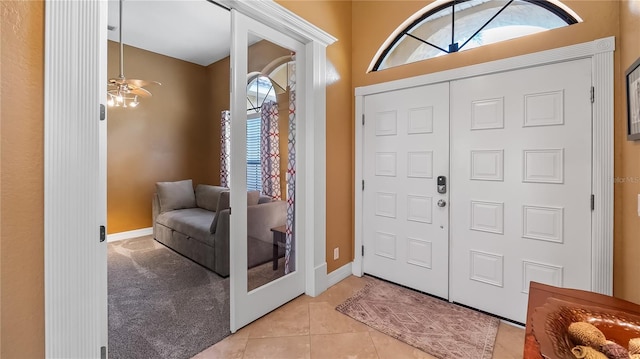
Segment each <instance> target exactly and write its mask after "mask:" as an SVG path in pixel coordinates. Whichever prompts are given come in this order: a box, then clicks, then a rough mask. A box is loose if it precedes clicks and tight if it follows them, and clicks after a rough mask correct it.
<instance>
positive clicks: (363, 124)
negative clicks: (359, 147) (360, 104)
mask: <svg viewBox="0 0 640 359" xmlns="http://www.w3.org/2000/svg"><path fill="white" fill-rule="evenodd" d="M362 126H364V113H363V114H362Z"/></svg>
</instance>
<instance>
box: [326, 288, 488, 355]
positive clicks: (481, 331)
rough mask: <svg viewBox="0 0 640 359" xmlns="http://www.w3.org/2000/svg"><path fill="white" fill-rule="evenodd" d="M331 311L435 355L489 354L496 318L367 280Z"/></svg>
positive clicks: (407, 290) (411, 291)
mask: <svg viewBox="0 0 640 359" xmlns="http://www.w3.org/2000/svg"><path fill="white" fill-rule="evenodd" d="M336 310H338V311H339V312H341V313H343V314H346V315H348V316H350V317H352V318H354V319H356V320H358V321H360V322H362V323H364V324H366V325H368V326H370V327H372V328H374V329H377V330H379V331H381V332H383V333H385V334H387V335H389V336H392V337H394V338H396V339H398V340H401V341H403V342H405V343H407V344H409V345H411V346H414V347H416V348H419V349H421V350H422V351H424V352H427V353H429V354H431V355H433V356H435V357H438V358H441V359H449V358H456V359H462V358H473V359H490V358H491V356H492V353H493V346H494V344H495V339H496V334H497V332H498V325H499V324H500V321H499V320H498V319H497V318H494V317H491V316H488V315H486V314H483V313H480V312H477V311H475V310H472V309H468V308H465V307H461V306H459V305H455V304H451V303H449V302H447V301H444V300H441V299H437V298H434V297H431V296H428V295H426V294H422V293H419V292H416V291H414V290H411V289H408V288H404V287H401V286H398V285H394V284H391V283H388V282H385V281H381V280H377V279H372V282H371V283H369V284H367V285H366V286H365V287H364V288H363V289H362V290H360V291H359V292H358V293H356V294H355V295H354V296H353V297H351V298H349V299H347V300H346V301H345V302H344V303H342V304H340V305H339V306H338V307H336Z"/></svg>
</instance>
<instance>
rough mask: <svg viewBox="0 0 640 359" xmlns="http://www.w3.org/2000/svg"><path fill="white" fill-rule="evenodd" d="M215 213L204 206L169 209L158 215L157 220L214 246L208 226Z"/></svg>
mask: <svg viewBox="0 0 640 359" xmlns="http://www.w3.org/2000/svg"><path fill="white" fill-rule="evenodd" d="M213 216H214V213H213V212H211V211H207V210H206V209H202V208H187V209H180V210H176V211H169V212H165V213H162V214H161V215H159V216H158V218H157V219H156V221H157V222H158V223H159V224H162V225H163V226H165V227H168V228H171V229H173V230H174V231H178V232H180V233H183V234H186V235H187V236H189V237H191V238H193V239H195V240H198V241H200V242H205V243H207V242H209V243H207V244H208V245H210V246H213V240H212V238H211V236H209V233H207V227H208V226H209V224H210V223H211V222H212V221H213Z"/></svg>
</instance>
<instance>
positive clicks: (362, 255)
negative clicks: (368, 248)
mask: <svg viewBox="0 0 640 359" xmlns="http://www.w3.org/2000/svg"><path fill="white" fill-rule="evenodd" d="M362 256H363V257H364V246H362Z"/></svg>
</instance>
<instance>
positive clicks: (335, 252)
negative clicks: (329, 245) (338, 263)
mask: <svg viewBox="0 0 640 359" xmlns="http://www.w3.org/2000/svg"><path fill="white" fill-rule="evenodd" d="M338 258H340V248H338V247H335V248H334V249H333V260H334V261H335V260H336V259H338Z"/></svg>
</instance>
